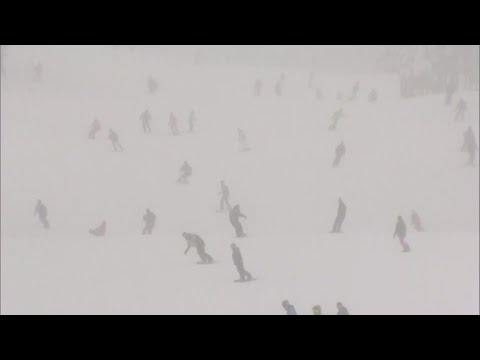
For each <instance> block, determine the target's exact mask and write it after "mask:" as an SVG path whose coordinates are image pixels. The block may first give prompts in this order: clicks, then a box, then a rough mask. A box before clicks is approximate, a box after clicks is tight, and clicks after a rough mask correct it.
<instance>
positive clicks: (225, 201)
mask: <svg viewBox="0 0 480 360" xmlns="http://www.w3.org/2000/svg"><path fill="white" fill-rule="evenodd" d="M220 186H221V188H222V189H221V191H220V192H219V193H218V195H222V197H221V198H220V209H219V211H223V205H224V204H225V205H227V209H228V211H230V209H231V206H230V202H229V201H228V197H229V196H230V190H229V188H228V186H227V185H225V181H223V180H222V181H220Z"/></svg>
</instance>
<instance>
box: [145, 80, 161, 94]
mask: <svg viewBox="0 0 480 360" xmlns="http://www.w3.org/2000/svg"><path fill="white" fill-rule="evenodd" d="M147 88H148V92H149V93H150V94H153V93H154V92H155V91H157V89H158V82H157V80H155V78H154V77H152V76H149V77H148V80H147Z"/></svg>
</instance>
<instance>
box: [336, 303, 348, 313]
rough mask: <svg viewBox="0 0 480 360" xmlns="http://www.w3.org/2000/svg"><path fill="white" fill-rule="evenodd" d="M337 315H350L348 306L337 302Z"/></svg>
mask: <svg viewBox="0 0 480 360" xmlns="http://www.w3.org/2000/svg"><path fill="white" fill-rule="evenodd" d="M337 309H338V312H337V315H350V313H349V312H348V310H347V308H346V307H345V306H343V304H342V303H341V302H337Z"/></svg>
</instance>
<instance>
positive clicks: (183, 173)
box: [177, 161, 192, 184]
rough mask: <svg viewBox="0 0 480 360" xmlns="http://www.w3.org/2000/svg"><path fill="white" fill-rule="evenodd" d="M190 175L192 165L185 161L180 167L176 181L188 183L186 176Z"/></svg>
mask: <svg viewBox="0 0 480 360" xmlns="http://www.w3.org/2000/svg"><path fill="white" fill-rule="evenodd" d="M191 175H192V167H191V166H190V164H189V163H188V162H187V161H185V162H184V163H183V165H182V167H181V168H180V177H179V178H178V180H177V182H179V183H182V184H187V183H188V178H189V177H190V176H191Z"/></svg>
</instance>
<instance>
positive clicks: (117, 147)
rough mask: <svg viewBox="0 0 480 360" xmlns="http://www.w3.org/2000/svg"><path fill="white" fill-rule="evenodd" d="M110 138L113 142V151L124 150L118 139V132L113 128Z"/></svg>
mask: <svg viewBox="0 0 480 360" xmlns="http://www.w3.org/2000/svg"><path fill="white" fill-rule="evenodd" d="M108 139H109V140H110V141H111V142H112V145H113V151H123V146H122V145H121V144H120V142H119V141H118V134H117V133H116V132H115V131H113V130H112V129H110V132H109V134H108Z"/></svg>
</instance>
